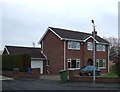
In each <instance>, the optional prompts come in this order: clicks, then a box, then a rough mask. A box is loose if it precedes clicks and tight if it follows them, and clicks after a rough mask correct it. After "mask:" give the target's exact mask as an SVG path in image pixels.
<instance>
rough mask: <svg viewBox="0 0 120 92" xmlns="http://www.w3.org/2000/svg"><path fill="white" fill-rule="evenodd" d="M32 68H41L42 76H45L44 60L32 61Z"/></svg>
mask: <svg viewBox="0 0 120 92" xmlns="http://www.w3.org/2000/svg"><path fill="white" fill-rule="evenodd" d="M31 68H40V74H43V60H31Z"/></svg>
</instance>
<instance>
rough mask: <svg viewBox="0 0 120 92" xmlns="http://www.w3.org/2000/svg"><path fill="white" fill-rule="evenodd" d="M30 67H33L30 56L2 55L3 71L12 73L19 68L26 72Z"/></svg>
mask: <svg viewBox="0 0 120 92" xmlns="http://www.w3.org/2000/svg"><path fill="white" fill-rule="evenodd" d="M28 67H31V56H30V55H29V54H12V55H2V69H3V70H10V71H11V70H13V69H14V68H19V69H20V70H21V71H24V72H26V71H27V68H28Z"/></svg>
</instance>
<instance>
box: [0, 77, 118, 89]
mask: <svg viewBox="0 0 120 92" xmlns="http://www.w3.org/2000/svg"><path fill="white" fill-rule="evenodd" d="M118 89H119V85H118V84H117V83H115V84H96V83H80V82H61V81H60V80H45V79H21V80H3V81H2V90H118Z"/></svg>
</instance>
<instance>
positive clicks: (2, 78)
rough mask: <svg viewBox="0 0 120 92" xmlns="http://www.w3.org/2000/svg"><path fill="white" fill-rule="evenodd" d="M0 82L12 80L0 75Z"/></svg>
mask: <svg viewBox="0 0 120 92" xmlns="http://www.w3.org/2000/svg"><path fill="white" fill-rule="evenodd" d="M2 80H13V78H10V77H5V76H2V75H0V81H2Z"/></svg>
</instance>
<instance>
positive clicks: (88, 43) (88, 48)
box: [87, 42, 93, 51]
mask: <svg viewBox="0 0 120 92" xmlns="http://www.w3.org/2000/svg"><path fill="white" fill-rule="evenodd" d="M89 45H92V46H91V47H92V48H90V47H89ZM87 50H91V51H92V50H93V43H92V42H87Z"/></svg>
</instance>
